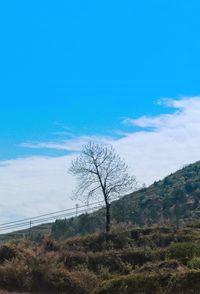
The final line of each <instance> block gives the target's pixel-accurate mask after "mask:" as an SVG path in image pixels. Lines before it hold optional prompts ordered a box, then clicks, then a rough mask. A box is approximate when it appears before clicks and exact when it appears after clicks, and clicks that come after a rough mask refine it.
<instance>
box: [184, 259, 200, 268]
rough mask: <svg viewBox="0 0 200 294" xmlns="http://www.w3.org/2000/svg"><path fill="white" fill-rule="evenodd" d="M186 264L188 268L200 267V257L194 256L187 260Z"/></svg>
mask: <svg viewBox="0 0 200 294" xmlns="http://www.w3.org/2000/svg"><path fill="white" fill-rule="evenodd" d="M187 266H188V267H189V268H190V269H200V258H199V257H194V258H193V259H191V260H190V261H188V263H187Z"/></svg>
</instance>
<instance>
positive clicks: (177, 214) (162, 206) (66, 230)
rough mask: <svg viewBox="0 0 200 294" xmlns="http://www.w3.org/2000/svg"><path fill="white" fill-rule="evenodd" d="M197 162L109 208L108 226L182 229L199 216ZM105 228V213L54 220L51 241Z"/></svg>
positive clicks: (198, 163)
mask: <svg viewBox="0 0 200 294" xmlns="http://www.w3.org/2000/svg"><path fill="white" fill-rule="evenodd" d="M199 200H200V162H196V163H194V164H191V165H188V166H186V167H184V168H183V169H181V170H179V171H177V172H176V173H174V174H171V175H169V176H168V177H166V178H165V179H164V180H162V181H158V182H155V183H154V184H153V185H151V186H150V187H148V188H144V189H140V190H139V191H136V192H134V193H132V194H130V195H127V196H125V197H123V198H121V199H120V200H117V201H114V202H112V204H111V219H112V223H113V224H116V223H118V224H119V223H131V224H134V225H139V226H141V227H144V226H149V225H153V224H158V223H159V224H161V225H162V224H171V223H173V224H176V225H177V226H180V225H185V224H188V223H192V222H194V221H198V220H199V216H200V204H199ZM104 228H105V211H104V209H101V210H99V211H97V212H94V213H92V214H83V215H80V216H79V217H77V218H71V219H67V220H57V221H56V222H55V223H54V224H53V226H52V237H54V238H56V239H57V238H65V237H69V236H75V235H77V234H85V233H93V232H95V231H97V230H104Z"/></svg>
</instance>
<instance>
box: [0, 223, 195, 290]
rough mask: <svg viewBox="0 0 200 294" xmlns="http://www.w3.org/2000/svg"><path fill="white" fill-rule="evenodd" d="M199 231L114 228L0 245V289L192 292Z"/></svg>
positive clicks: (188, 229) (158, 228) (160, 228)
mask: <svg viewBox="0 0 200 294" xmlns="http://www.w3.org/2000/svg"><path fill="white" fill-rule="evenodd" d="M199 288H200V230H199V229H198V228H191V227H185V228H182V229H177V228H175V227H150V228H146V229H141V228H134V227H132V228H129V229H128V230H124V229H120V228H119V227H118V228H117V227H115V228H114V229H113V231H112V232H111V233H109V234H107V235H106V234H104V233H95V234H92V235H86V236H84V237H73V238H68V239H65V240H62V241H53V240H50V239H46V240H44V241H43V243H42V244H41V245H36V244H34V243H32V242H30V241H28V240H27V241H25V240H24V241H22V242H20V243H13V242H11V243H9V244H7V245H3V246H1V247H0V290H1V289H2V290H8V291H18V292H28V293H30V292H32V293H42V294H45V293H54V294H56V293H59V294H62V293H63V294H64V293H66V294H67V293H73V294H90V293H91V294H92V293H95V294H104V293H105V294H106V293H110V294H112V293H115V294H118V293H124V294H129V293H130V294H134V293H136V294H137V293H143V294H145V293H148V294H149V293H150V294H151V293H154V294H157V293H188V294H189V293H191V294H193V293H198V289H199Z"/></svg>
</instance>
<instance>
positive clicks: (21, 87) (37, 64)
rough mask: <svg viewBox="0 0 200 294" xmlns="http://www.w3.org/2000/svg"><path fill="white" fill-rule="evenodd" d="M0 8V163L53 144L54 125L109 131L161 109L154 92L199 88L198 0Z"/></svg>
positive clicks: (164, 94)
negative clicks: (29, 146) (30, 146)
mask: <svg viewBox="0 0 200 294" xmlns="http://www.w3.org/2000/svg"><path fill="white" fill-rule="evenodd" d="M0 11H1V12H0V13H1V17H0V25H1V28H2V30H1V34H0V36H1V47H0V133H1V138H0V159H9V158H15V157H17V156H23V155H27V154H29V152H30V151H27V150H25V149H24V148H23V149H21V148H18V147H16V145H18V144H20V143H21V142H24V141H32V140H33V141H40V140H42V141H44V140H49V139H51V140H56V137H55V136H54V135H52V133H54V132H56V131H61V127H60V125H65V126H66V127H68V128H70V129H71V131H72V132H74V133H75V134H77V135H80V134H83V133H84V134H91V133H95V134H96V133H98V134H108V135H111V133H112V132H113V131H114V130H115V129H119V128H120V129H124V128H125V126H123V125H121V120H122V118H123V117H126V116H128V117H138V116H141V115H144V114H146V115H156V114H158V113H162V112H166V109H164V108H162V107H159V106H157V105H156V103H155V102H156V101H157V100H158V99H160V98H161V97H175V98H177V97H179V96H180V95H186V96H192V95H198V94H199V93H200V83H199V79H200V78H199V77H200V58H199V52H200V41H199V29H200V18H199V12H200V3H199V1H194V0H191V1H183V0H182V1H174V0H173V1H164V2H163V1H155V0H154V1H151V2H149V1H147V0H146V1H144V0H143V1H123V2H122V1H58V2H55V1H34V2H32V1H17V2H16V1H4V3H2V4H1V9H0ZM59 124H60V125H59ZM34 152H35V153H36V151H34ZM38 152H42V151H39V150H37V153H38ZM43 153H44V151H43Z"/></svg>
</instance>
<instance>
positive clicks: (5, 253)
mask: <svg viewBox="0 0 200 294" xmlns="http://www.w3.org/2000/svg"><path fill="white" fill-rule="evenodd" d="M14 257H16V247H15V246H14V245H11V244H5V245H2V246H1V247H0V262H4V261H5V260H11V259H13V258H14Z"/></svg>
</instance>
